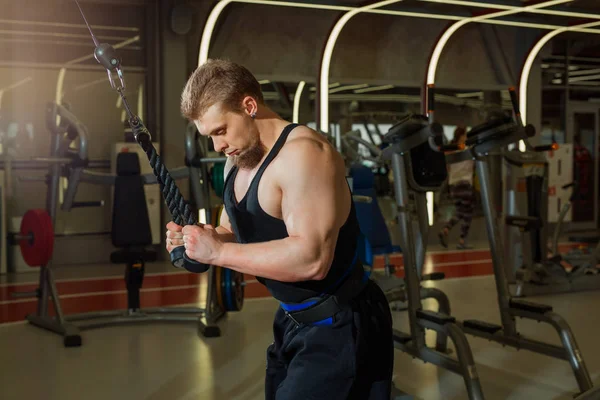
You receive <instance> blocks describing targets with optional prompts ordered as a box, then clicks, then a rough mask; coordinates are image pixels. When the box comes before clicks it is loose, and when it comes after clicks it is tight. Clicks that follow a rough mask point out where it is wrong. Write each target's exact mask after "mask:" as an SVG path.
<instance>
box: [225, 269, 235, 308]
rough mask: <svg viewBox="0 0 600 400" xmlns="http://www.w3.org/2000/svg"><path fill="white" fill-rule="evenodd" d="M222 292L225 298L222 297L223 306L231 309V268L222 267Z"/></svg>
mask: <svg viewBox="0 0 600 400" xmlns="http://www.w3.org/2000/svg"><path fill="white" fill-rule="evenodd" d="M223 277H224V279H223V283H224V287H223V294H224V295H225V298H224V299H223V300H224V301H223V303H225V307H226V310H227V311H233V302H232V293H231V291H232V290H231V270H230V269H228V268H223Z"/></svg>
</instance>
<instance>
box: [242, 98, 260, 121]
mask: <svg viewBox="0 0 600 400" xmlns="http://www.w3.org/2000/svg"><path fill="white" fill-rule="evenodd" d="M242 109H243V110H244V112H246V113H247V114H248V115H250V116H251V117H253V116H256V113H257V112H258V103H257V102H256V99H255V98H254V97H252V96H246V97H244V100H242ZM253 118H254V117H253Z"/></svg>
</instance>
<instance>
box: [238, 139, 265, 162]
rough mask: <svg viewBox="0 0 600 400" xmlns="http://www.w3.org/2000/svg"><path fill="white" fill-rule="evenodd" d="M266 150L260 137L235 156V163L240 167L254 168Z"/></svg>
mask: <svg viewBox="0 0 600 400" xmlns="http://www.w3.org/2000/svg"><path fill="white" fill-rule="evenodd" d="M266 152H267V148H266V147H265V146H264V145H263V144H262V142H261V141H260V139H259V140H257V141H256V142H254V143H253V144H252V146H250V147H249V148H248V149H246V150H244V151H243V152H242V153H241V154H240V155H237V156H235V161H234V163H235V165H236V166H237V167H238V168H240V169H253V168H255V167H256V166H257V165H258V164H259V163H260V161H261V160H262V159H263V157H264V156H265V153H266Z"/></svg>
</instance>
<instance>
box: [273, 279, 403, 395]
mask: <svg viewBox="0 0 600 400" xmlns="http://www.w3.org/2000/svg"><path fill="white" fill-rule="evenodd" d="M273 333H274V339H275V341H274V342H273V343H272V344H271V345H270V346H269V348H268V349H267V374H266V380H265V398H266V400H275V399H276V400H296V399H297V400H320V399H323V400H342V399H343V400H348V399H352V400H354V399H356V400H389V399H390V393H391V387H392V372H393V366H394V346H393V340H392V316H391V312H390V308H389V305H388V302H387V300H386V298H385V295H384V294H383V292H382V291H381V289H380V288H379V286H377V284H376V283H374V282H373V281H371V280H369V282H368V284H367V285H366V287H365V288H364V289H363V291H362V292H361V293H360V294H359V295H358V296H357V297H355V298H354V299H353V300H352V301H351V303H350V304H349V305H348V306H347V307H345V308H344V310H343V311H341V312H339V313H338V314H336V315H335V317H334V318H333V323H331V324H329V325H304V324H300V325H297V324H296V323H295V322H294V321H292V319H291V318H290V317H288V316H286V314H285V313H284V311H283V310H282V309H281V308H279V309H278V310H277V312H276V314H275V321H274V324H273Z"/></svg>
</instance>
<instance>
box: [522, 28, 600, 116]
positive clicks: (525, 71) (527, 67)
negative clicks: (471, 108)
mask: <svg viewBox="0 0 600 400" xmlns="http://www.w3.org/2000/svg"><path fill="white" fill-rule="evenodd" d="M598 25H600V21H595V22H588V23H585V24H578V25H574V26H570V27H565V28H560V29H556V30H554V31H551V32H548V33H546V34H545V35H544V36H542V37H541V38H540V39H539V40H538V41H537V43H536V44H535V45H534V46H533V47H532V48H531V50H530V51H529V54H527V58H526V59H525V63H524V64H523V68H522V69H521V77H520V79H519V108H520V111H521V119H522V121H523V123H524V124H526V123H527V85H528V83H529V74H530V73H531V68H532V66H533V62H534V61H535V59H536V58H537V55H538V54H539V53H540V51H541V50H542V48H543V47H544V45H545V44H546V43H548V42H549V41H550V40H551V39H552V38H553V37H555V36H557V35H560V34H561V33H564V32H570V31H578V30H579V29H581V28H589V27H593V26H598Z"/></svg>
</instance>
